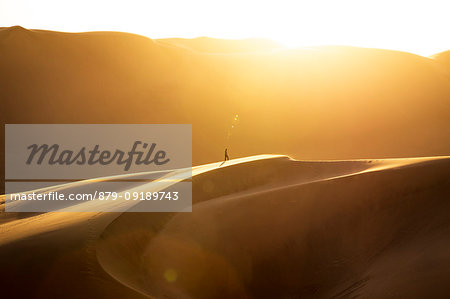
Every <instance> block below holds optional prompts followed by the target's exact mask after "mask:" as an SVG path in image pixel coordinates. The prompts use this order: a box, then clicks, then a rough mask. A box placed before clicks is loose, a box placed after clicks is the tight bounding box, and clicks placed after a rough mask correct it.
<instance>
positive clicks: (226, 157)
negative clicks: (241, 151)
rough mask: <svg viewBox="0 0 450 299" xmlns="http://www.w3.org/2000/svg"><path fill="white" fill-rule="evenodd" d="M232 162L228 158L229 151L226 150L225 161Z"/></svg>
mask: <svg viewBox="0 0 450 299" xmlns="http://www.w3.org/2000/svg"><path fill="white" fill-rule="evenodd" d="M228 160H230V157H228V149H227V148H226V149H225V160H224V161H228Z"/></svg>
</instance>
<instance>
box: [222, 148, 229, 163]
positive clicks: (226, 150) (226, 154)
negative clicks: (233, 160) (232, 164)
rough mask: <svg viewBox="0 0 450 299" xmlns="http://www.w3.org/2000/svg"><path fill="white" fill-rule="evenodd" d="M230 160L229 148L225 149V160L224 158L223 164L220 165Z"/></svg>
mask: <svg viewBox="0 0 450 299" xmlns="http://www.w3.org/2000/svg"><path fill="white" fill-rule="evenodd" d="M228 160H230V157H228V149H225V160H223V162H222V164H220V166H222V165H223V163H225V161H228Z"/></svg>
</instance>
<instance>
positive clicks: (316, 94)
mask: <svg viewBox="0 0 450 299" xmlns="http://www.w3.org/2000/svg"><path fill="white" fill-rule="evenodd" d="M276 47H277V45H276V44H271V43H269V42H264V41H261V40H242V41H232V40H228V41H227V40H216V39H209V38H200V39H193V40H186V39H165V40H152V39H149V38H146V37H143V36H138V35H134V34H125V33H117V32H94V33H63V32H51V31H42V30H27V29H24V28H21V27H11V28H4V29H3V30H1V31H0V56H1V57H2V58H3V59H1V60H0V77H1V79H2V80H1V84H2V90H3V93H2V102H3V104H4V110H5V111H8V113H6V114H5V115H4V117H5V122H6V123H117V122H119V123H191V124H192V125H193V161H194V164H195V165H201V164H205V163H209V162H212V161H217V160H220V159H221V158H222V153H223V149H224V147H225V145H226V143H229V144H228V146H229V147H230V151H231V152H230V155H231V157H233V158H236V157H245V156H250V155H256V154H262V153H281V154H288V155H290V156H292V157H294V158H299V159H354V158H370V157H379V158H392V157H417V156H436V155H448V154H449V149H450V143H449V141H448V138H447V137H448V132H449V127H450V124H449V119H450V115H449V113H450V112H449V111H450V106H449V105H450V103H449V101H448V99H449V97H450V84H449V82H450V81H449V72H448V71H447V68H446V67H445V65H448V64H446V62H445V61H447V60H446V58H445V57H446V56H448V55H447V54H445V53H441V54H439V55H437V58H435V59H433V58H429V57H421V56H418V55H413V54H410V53H405V52H398V51H390V50H382V49H365V48H354V47H332V46H330V47H316V48H301V49H278V50H277V49H276ZM93 103H95V104H93ZM49 107H51V108H49ZM337 111H339V113H337ZM235 114H238V115H239V116H240V119H241V122H240V124H239V127H238V128H237V129H236V130H235V131H234V132H233V137H232V138H231V140H226V138H225V137H226V136H227V131H228V130H229V129H230V127H231V120H232V118H233V117H234V115H235ZM281 119H282V120H283V121H280V120H281ZM1 134H3V132H1ZM249 140H251V141H252V142H248V141H249ZM1 142H3V140H2V141H1ZM0 145H1V144H0ZM355 145H357V146H355ZM0 150H2V151H3V146H0Z"/></svg>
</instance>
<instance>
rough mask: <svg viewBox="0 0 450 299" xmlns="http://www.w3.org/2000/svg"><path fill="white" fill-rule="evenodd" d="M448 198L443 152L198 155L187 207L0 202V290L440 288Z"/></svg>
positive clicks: (93, 294) (121, 293)
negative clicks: (14, 207) (350, 157)
mask: <svg viewBox="0 0 450 299" xmlns="http://www.w3.org/2000/svg"><path fill="white" fill-rule="evenodd" d="M85 183H86V184H88V182H85ZM449 195H450V158H449V157H434V158H420V159H392V160H354V161H295V160H291V159H289V158H288V157H285V156H257V157H249V158H244V159H239V160H232V161H230V163H226V164H225V165H223V166H221V167H220V163H213V164H208V165H203V166H200V167H197V168H196V169H194V171H193V198H194V206H193V212H192V213H87V212H86V213H62V212H61V213H58V212H54V213H44V214H39V215H29V216H28V217H24V218H22V219H15V218H14V217H9V218H8V214H7V213H6V214H5V213H3V214H2V217H1V218H5V217H6V218H8V220H7V221H4V222H3V224H1V225H0V229H1V231H0V232H1V239H0V255H1V256H2V268H1V269H2V273H3V274H4V275H3V282H4V289H3V294H5V296H6V297H8V298H13V297H17V298H19V297H20V298H25V297H35V298H55V297H64V298H146V297H155V298H354V297H358V296H360V297H363V298H446V297H448V296H449V295H450V287H449V286H448V277H449V276H450V255H449V254H448V248H449V246H450V238H449V235H450V219H449V217H448V215H449V213H450V200H449V198H450V196H449ZM16 218H17V217H16Z"/></svg>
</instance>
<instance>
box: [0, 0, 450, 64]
mask: <svg viewBox="0 0 450 299" xmlns="http://www.w3.org/2000/svg"><path fill="white" fill-rule="evenodd" d="M449 11H450V1H449V0H427V1H414V0H409V1H396V0H377V1H364V0H354V1H345V0H344V1H337V0H310V1H286V0H273V1H264V0H260V1H253V0H252V1H245V0H224V1H212V0H194V1H183V0H160V1H148V0H147V1H144V0H126V1H111V0H110V1H107V0H101V1H94V0H92V1H87V0H76V1H71V0H64V1H63V0H60V1H54V0H53V1H50V0H44V1H37V0H9V1H5V0H0V26H13V25H21V26H23V27H26V28H30V29H49V30H59V31H75V32H78V31H98V30H113V31H125V32H133V33H138V34H142V35H146V36H148V37H151V38H161V37H188V38H190V37H198V36H210V37H218V38H247V37H265V38H270V39H273V40H276V41H279V42H281V43H283V44H284V45H286V46H291V47H301V46H315V45H330V44H338V45H352V46H363V47H375V48H387V49H395V50H403V51H408V52H412V53H417V54H421V55H430V54H434V53H436V52H439V51H443V50H448V49H450V38H449V36H450V18H449V17H448V14H449Z"/></svg>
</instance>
